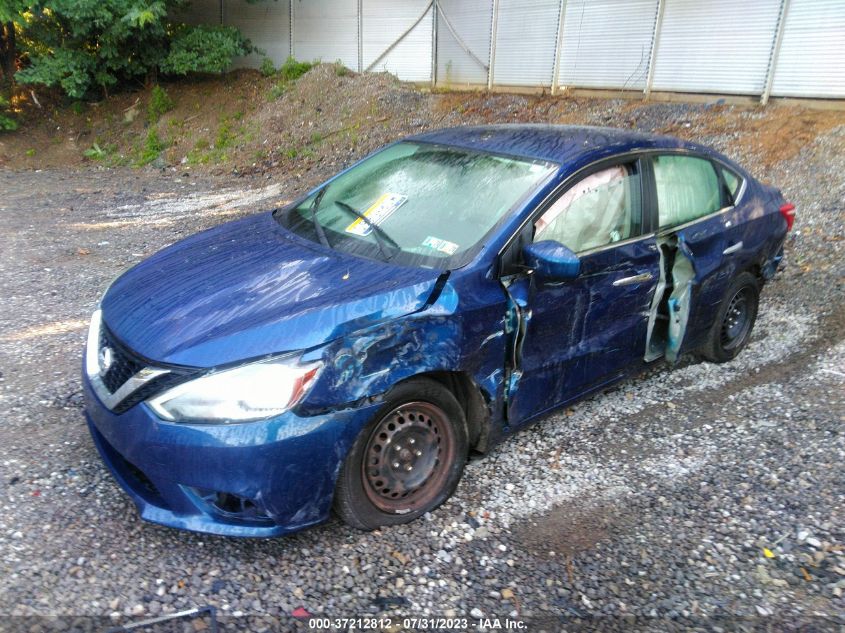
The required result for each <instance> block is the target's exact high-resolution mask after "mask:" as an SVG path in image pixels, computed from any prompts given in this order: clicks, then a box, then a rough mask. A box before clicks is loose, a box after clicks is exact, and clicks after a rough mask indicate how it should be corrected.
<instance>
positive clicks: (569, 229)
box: [534, 163, 642, 253]
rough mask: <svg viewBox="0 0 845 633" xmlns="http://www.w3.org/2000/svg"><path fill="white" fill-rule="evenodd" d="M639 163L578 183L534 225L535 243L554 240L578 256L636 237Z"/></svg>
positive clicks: (588, 177)
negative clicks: (592, 249) (578, 254)
mask: <svg viewBox="0 0 845 633" xmlns="http://www.w3.org/2000/svg"><path fill="white" fill-rule="evenodd" d="M640 191H641V189H640V174H639V172H638V171H637V169H636V163H631V164H627V165H616V166H614V167H610V168H608V169H603V170H601V171H599V172H596V173H594V174H591V175H589V176H587V177H586V178H584V179H583V180H581V181H579V182H577V183H576V184H575V185H573V186H572V187H570V188H569V189H567V190H566V192H565V193H563V194H562V195H561V196H560V197H559V198H558V199H557V200H555V201H554V202H553V203H552V206H550V207H549V208H548V209H547V210H546V211H545V212H544V213H543V215H542V216H540V218H539V219H538V220H537V222H536V223H535V224H534V241H535V242H540V241H542V240H554V241H556V242H560V243H561V244H563V245H565V246H567V247H569V248H570V249H571V250H573V251H575V252H576V253H577V252H579V251H586V250H589V249H591V248H597V247H599V246H604V245H606V244H611V243H613V242H618V241H620V240H624V239H628V238H629V237H635V236H636V235H638V234H639V232H640V226H641V225H642V221H641V218H642V204H641V196H640Z"/></svg>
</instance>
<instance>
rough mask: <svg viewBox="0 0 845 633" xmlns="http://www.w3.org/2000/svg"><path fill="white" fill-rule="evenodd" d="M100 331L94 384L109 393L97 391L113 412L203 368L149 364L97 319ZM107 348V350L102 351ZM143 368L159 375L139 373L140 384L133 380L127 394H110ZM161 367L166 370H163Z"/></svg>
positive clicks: (169, 386) (133, 403)
mask: <svg viewBox="0 0 845 633" xmlns="http://www.w3.org/2000/svg"><path fill="white" fill-rule="evenodd" d="M98 325H99V333H98V334H97V337H98V340H97V352H96V353H97V361H98V364H99V365H100V368H101V369H100V371H99V372H98V375H97V376H96V377H94V378H95V385H94V386H95V388H96V383H101V388H104V389H105V391H107V392H108V394H104V393H100V394H99V395H100V397H101V399H102V400H103V401H104V402H105V403H106V406H107V407H108V408H109V409H111V410H112V411H114V412H115V413H118V414H120V413H123V412H125V411H127V410H128V409H130V408H132V407H133V406H135V405H136V404H138V403H139V402H141V401H143V400H147V399H148V398H151V397H153V396H155V395H156V394H159V393H161V392H163V391H165V390H167V389H170V388H171V387H175V386H176V385H178V384H179V383H181V382H184V381H186V380H189V379H191V378H193V377H195V376H196V375H197V374H198V373H200V372H201V371H202V370H201V369H198V368H194V367H183V366H175V365H162V364H159V363H152V362H150V361H148V360H147V359H146V358H144V357H143V356H141V355H140V354H137V353H136V352H134V351H132V350H131V349H130V348H129V347H127V346H126V345H125V344H124V343H122V342H121V341H120V339H118V338H117V337H116V336H115V335H114V334H113V333H112V332H111V331H110V330H109V328H108V327H107V326H106V324H105V323H104V322H103V321H99V323H98ZM106 349H108V352H104V350H106ZM106 354H107V355H108V357H109V358H108V360H109V363H108V369H107V370H106V371H105V372H104V371H102V367H103V365H104V360H105V359H104V358H103V356H104V355H106ZM144 369H153V370H159V375H150V374H149V373H148V374H147V375H146V376H143V375H142V379H141V381H140V383H136V385H135V386H136V388H135V390H134V391H132V392H130V393H129V394H126V395H125V396H124V397H123V398H122V399H121V400H117V399H114V398H112V399H111V401H109V397H110V396H113V395H114V394H115V392H117V391H118V390H119V389H120V388H121V387H122V386H123V385H124V384H126V382H127V381H128V380H129V379H130V378H132V377H133V376H135V375H137V374H138V373H139V372H141V371H142V370H144ZM162 370H165V371H164V372H163V373H161V372H162Z"/></svg>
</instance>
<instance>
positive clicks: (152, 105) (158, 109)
mask: <svg viewBox="0 0 845 633" xmlns="http://www.w3.org/2000/svg"><path fill="white" fill-rule="evenodd" d="M172 109H173V100H172V99H171V98H170V97H169V96H168V95H167V92H165V90H164V88H162V87H161V86H158V85H156V86H153V89H152V92H150V101H149V103H148V104H147V120H148V121H149V122H150V123H151V124H154V123H157V122H158V120H159V119H160V118H161V117H162V116H164V115H165V114H166V113H167V112H170V111H171V110H172Z"/></svg>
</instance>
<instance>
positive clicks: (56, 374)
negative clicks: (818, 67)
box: [0, 103, 845, 631]
mask: <svg viewBox="0 0 845 633" xmlns="http://www.w3.org/2000/svg"><path fill="white" fill-rule="evenodd" d="M614 107H615V106H614V105H613V104H612V103H610V105H608V106H607V108H606V109H604V110H601V111H598V112H595V113H590V117H592V118H593V119H595V120H596V121H601V120H602V119H604V118H606V117H607V116H608V114H607V113H608V112H613V108H614ZM685 108H686V109H685ZM689 112H690V109H689V108H688V107H686V106H682V105H667V104H659V105H658V104H656V105H655V110H654V112H653V113H652V115H650V116H651V118H648V116H649V115H646V114H641V118H640V120H639V123H638V125H639V126H640V127H643V128H644V129H651V128H652V127H655V126H659V125H665V123H666V121H667V119H672V118H675V119H677V120H679V121H683V120H684V117H685V116H687V114H688V113H689ZM691 125H692V126H693V132H694V125H695V123H694V121H693V123H692V124H691ZM701 140H703V141H705V142H709V143H712V144H714V145H715V146H717V147H719V148H720V149H722V150H724V151H726V152H727V153H729V154H732V155H734V156H739V157H740V158H742V157H743V155H744V154H743V150H742V148H740V147H738V146H736V145H734V144H732V138H731V136H730V135H718V134H717V135H710V136H707V137H703V138H702V139H701ZM752 167H753V165H752ZM843 174H845V128H841V127H840V128H834V129H830V130H827V131H825V132H823V133H822V135H820V136H819V137H818V138H817V139H816V141H815V142H814V143H811V144H809V145H807V146H806V147H805V148H804V149H803V150H802V151H801V152H800V153H799V154H798V155H797V156H796V157H794V158H793V159H791V160H788V161H785V162H781V163H778V164H775V165H774V166H773V167H772V168H770V169H765V170H763V171H760V172H759V173H758V175H759V176H761V177H763V178H766V179H768V180H771V181H773V182H776V183H778V184H779V186H781V187H782V188H783V190H784V192H785V193H786V195H787V197H788V198H790V199H791V200H792V201H793V202H795V204H796V205H797V207H798V210H799V211H798V225H797V227H798V228H797V230H796V231H795V232H794V233H793V236H794V237H793V238H792V240H791V242H790V244H789V248H788V253H787V260H788V264H789V265H788V268H787V270H786V271H785V272H784V273H782V274H781V275H779V276H778V278H777V279H776V280H775V281H774V282H772V283H771V284H769V285H768V286H767V287H766V289H765V290H764V293H763V300H762V305H761V308H760V317H759V320H758V323H757V327H756V329H755V333H754V336H753V340H752V342H751V344H750V345H749V347H748V348H747V349H746V350H745V351H744V352H743V353H742V355H741V356H740V357H739V358H738V359H737V360H736V361H734V362H733V363H731V364H728V365H722V366H715V365H711V364H707V363H699V362H696V361H694V360H693V359H683V361H682V363H681V364H680V366H679V367H676V368H674V369H671V370H670V369H669V368H666V367H658V368H655V369H653V370H651V371H649V372H648V373H647V374H646V375H644V376H642V377H641V378H638V379H635V380H632V381H629V382H627V383H624V384H622V385H621V386H618V387H617V388H615V389H614V390H612V391H610V392H606V393H604V394H601V395H598V396H596V397H594V398H592V399H590V400H588V401H586V402H583V403H581V404H579V405H577V406H575V407H572V408H570V409H568V410H565V411H561V412H559V413H555V414H553V415H550V416H548V417H546V418H545V419H543V420H542V421H540V422H539V423H538V424H536V425H534V426H532V427H530V428H529V429H527V430H525V431H522V432H520V433H519V434H517V436H515V437H513V438H512V439H511V440H510V441H508V442H506V443H505V444H503V445H501V446H500V447H497V448H496V449H495V450H493V451H492V452H491V453H490V454H489V455H487V456H485V457H484V458H480V459H477V460H473V461H472V462H471V463H470V464H469V466H468V468H467V471H466V475H465V477H464V479H463V481H462V483H461V485H460V486H459V489H458V492H457V494H456V495H455V497H454V498H453V499H451V500H450V501H449V502H447V503H446V504H445V505H444V506H443V507H442V508H441V509H439V510H438V511H437V512H435V513H434V514H433V515H430V516H426V517H425V518H424V519H423V520H420V521H417V522H415V523H413V524H411V525H407V526H401V527H396V528H390V529H385V530H381V531H378V532H374V533H370V534H363V533H359V532H356V531H354V530H352V529H350V528H348V527H346V526H344V525H342V524H340V523H338V522H336V521H332V522H330V523H329V524H326V525H324V526H321V527H318V528H315V529H311V530H309V531H306V532H303V533H300V534H297V535H294V536H291V537H287V538H280V539H273V540H263V541H255V540H253V541H244V540H232V539H224V538H217V537H209V536H203V535H196V534H190V533H184V532H178V531H175V530H171V529H166V528H161V527H157V526H153V525H148V524H145V523H142V522H141V521H140V520H139V518H138V516H137V513H136V511H135V509H134V506H132V504H131V503H130V502H129V500H128V499H127V498H126V496H125V495H124V494H123V493H122V492H121V490H120V489H119V488H118V486H117V485H116V484H115V482H114V481H113V480H112V479H111V477H110V475H109V474H108V472H107V471H106V470H105V468H104V466H103V465H102V464H101V462H100V460H99V458H98V456H97V454H96V452H95V449H94V447H93V445H92V443H91V441H90V438H89V437H88V434H87V431H86V429H85V427H84V424H83V419H82V415H81V410H80V407H81V403H80V395H79V379H78V373H79V365H80V354H81V351H82V346H83V341H84V337H85V328H86V325H87V319H88V317H89V315H90V313H91V311H92V310H93V309H94V306H95V305H96V302H97V299H98V297H99V295H100V294H101V293H102V291H103V290H104V288H105V287H106V285H107V283H108V282H109V281H110V280H111V279H112V278H113V277H114V276H116V275H117V274H118V273H119V272H120V271H121V270H122V269H123V268H125V267H127V266H129V265H131V264H132V263H134V262H136V261H138V260H140V259H141V258H143V257H145V256H147V255H149V254H150V253H152V252H154V251H156V250H158V249H159V248H161V247H162V246H164V245H166V244H169V243H171V242H173V241H175V240H177V239H179V238H181V237H184V236H185V235H188V234H190V233H193V232H195V231H197V230H199V229H201V228H204V227H206V226H210V225H213V224H217V223H219V222H221V221H223V220H226V219H230V218H232V217H237V216H238V215H240V214H242V213H245V212H249V211H253V210H257V209H260V208H267V207H269V206H272V205H275V204H277V203H278V202H279V201H281V200H284V199H286V198H289V197H290V196H292V195H294V194H295V193H297V192H299V191H301V190H302V189H303V188H305V187H306V186H308V185H312V184H314V183H315V182H316V181H317V180H318V178H319V177H321V176H325V175H326V174H324V173H319V170H312V171H311V172H308V173H306V174H305V175H291V176H289V177H285V178H278V179H274V180H272V181H270V182H272V183H273V184H269V185H268V181H267V180H264V179H260V180H259V179H257V178H255V179H252V180H241V181H238V182H237V183H236V184H237V187H234V186H233V185H232V182H231V181H229V182H226V181H224V180H223V179H221V178H216V179H214V178H211V177H207V178H205V179H203V178H200V177H196V176H185V175H182V174H179V173H177V172H173V171H163V172H156V171H138V172H129V171H83V172H70V171H52V172H0V191H3V192H5V193H4V195H3V198H2V199H0V231H2V235H3V250H2V253H0V296H2V297H3V302H2V305H0V372H2V373H0V499H2V501H0V503H2V510H3V511H2V514H0V616H3V617H2V619H0V630H3V629H4V628H6V629H14V628H16V627H17V628H19V629H20V630H37V627H39V626H44V627H49V626H56V627H59V628H61V627H62V626H64V627H69V626H70V624H71V623H72V622H74V621H72V620H71V619H70V618H71V616H78V617H79V618H81V619H79V620H76V621H75V625H76V626H78V627H80V630H82V629H84V628H85V627H86V626H87V627H89V628H91V627H92V628H91V630H97V627H100V629H101V628H102V627H103V626H105V625H107V624H109V623H111V624H116V623H126V622H128V621H131V620H132V619H139V618H142V617H149V616H155V615H161V614H167V613H174V612H177V611H180V610H183V609H187V608H190V607H196V606H203V605H213V606H215V607H217V609H218V613H220V614H221V621H222V622H223V623H224V624H225V625H226V627H227V629H231V630H238V629H239V630H246V629H253V630H304V629H305V625H304V624H302V623H299V622H296V621H294V620H293V619H292V618H291V617H290V614H291V613H292V612H293V611H294V610H295V609H297V608H298V607H304V608H305V609H306V610H307V611H308V612H310V613H313V614H318V615H327V616H332V617H344V616H355V615H357V616H363V615H378V614H381V615H393V616H401V615H405V616H416V617H419V616H422V615H438V616H463V617H470V618H477V617H492V616H499V617H507V616H512V617H520V618H525V621H526V622H528V623H529V629H528V630H531V631H540V630H549V631H556V630H561V629H562V628H568V629H570V630H571V629H578V628H581V629H586V628H590V629H592V628H602V629H605V630H632V629H640V630H673V629H677V630H681V629H683V630H687V629H696V628H698V629H701V630H715V629H717V628H718V627H723V628H727V629H736V628H737V626H743V627H745V629H744V630H751V629H756V628H760V629H761V630H762V629H763V628H765V627H769V629H770V630H787V629H789V628H790V627H798V626H801V625H805V626H806V625H809V626H811V627H813V628H812V629H811V630H841V628H838V627H842V626H845V619H843V614H845V600H843V593H844V592H845V507H844V504H843V498H845V474H844V473H843V468H842V464H843V463H845V438H843V433H842V423H843V420H845V389H843V384H845V295H843V288H842V283H843V280H845V263H843V262H845V258H843V250H845V247H843V243H845V242H843V238H845V178H843ZM8 616H18V617H8ZM26 616H29V617H26ZM35 616H57V617H59V619H53V620H49V619H44V618H43V617H41V618H38V617H35ZM96 618H101V619H96ZM630 618H634V619H630ZM395 621H398V620H395ZM737 623H740V624H737ZM202 627H203V624H202V623H201V622H199V621H195V622H194V623H193V626H189V627H188V628H189V629H190V630H196V631H200V630H202ZM173 630H181V629H173ZM390 630H398V629H397V628H394V629H390ZM472 630H481V629H480V628H478V627H473V628H472ZM805 630H807V629H805Z"/></svg>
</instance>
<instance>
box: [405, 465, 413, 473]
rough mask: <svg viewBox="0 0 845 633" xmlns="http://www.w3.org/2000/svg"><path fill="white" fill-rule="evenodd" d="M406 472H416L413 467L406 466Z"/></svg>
mask: <svg viewBox="0 0 845 633" xmlns="http://www.w3.org/2000/svg"><path fill="white" fill-rule="evenodd" d="M405 470H407V471H408V472H411V471H412V470H414V467H413V466H405Z"/></svg>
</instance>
